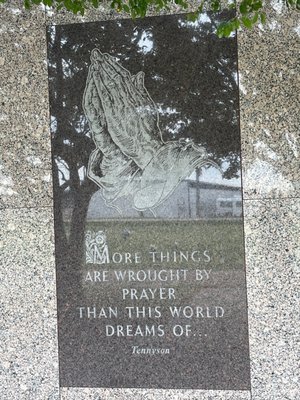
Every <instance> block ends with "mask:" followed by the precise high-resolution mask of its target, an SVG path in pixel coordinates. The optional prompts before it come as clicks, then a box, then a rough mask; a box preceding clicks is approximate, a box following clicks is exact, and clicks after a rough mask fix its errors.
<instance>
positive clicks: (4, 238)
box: [0, 2, 300, 400]
mask: <svg viewBox="0 0 300 400" xmlns="http://www.w3.org/2000/svg"><path fill="white" fill-rule="evenodd" d="M20 4H21V3H20V2H9V5H6V6H3V5H1V6H0V16H1V26H0V38H1V40H0V77H1V78H0V80H1V84H0V98H1V107H0V127H1V154H0V219H1V232H0V249H1V255H0V257H1V309H2V328H1V345H0V346H1V357H0V371H1V387H0V397H1V399H3V400H12V399H18V400H19V399H24V400H25V399H26V400H27V399H28V400H38V399H41V400H46V399H48V400H57V399H61V400H79V399H91V400H92V399H93V400H96V399H97V400H100V399H101V400H104V399H105V400H117V399H118V400H119V399H120V400H121V399H133V400H167V399H170V400H171V399H172V400H173V399H176V400H188V399H189V400H196V399H197V400H209V399H220V400H221V399H222V400H227V399H228V400H229V399H230V400H250V399H252V400H283V399H288V400H296V399H298V397H299V392H300V384H299V380H297V373H298V361H299V347H297V343H296V341H297V340H296V339H297V325H298V323H299V321H298V316H297V313H298V310H299V300H298V299H297V290H299V283H298V282H297V278H298V275H299V262H300V252H299V243H298V240H299V237H300V223H299V214H300V199H299V198H300V195H299V189H300V185H299V182H300V180H299V174H300V169H299V144H297V135H298V140H299V133H298V132H299V117H298V114H299V112H298V105H297V102H299V94H298V93H299V66H298V65H297V64H299V16H298V15H297V14H296V13H291V14H286V13H285V12H284V11H283V10H282V9H280V7H279V6H276V4H275V3H274V12H273V13H272V15H270V16H269V20H268V23H267V24H266V25H265V26H264V27H258V28H256V29H254V30H253V31H252V32H241V33H239V34H238V43H239V78H240V118H241V135H242V157H243V184H244V211H245V234H246V269H247V286H248V306H249V310H248V313H249V330H250V354H251V383H252V389H251V391H250V392H233V391H222V392H220V391H197V390H191V391H190V390H142V389H86V388H85V389H81V388H59V377H58V355H57V330H56V288H55V262H54V254H53V253H54V234H53V210H52V183H51V156H50V154H51V153H50V137H49V103H48V83H47V65H46V35H45V27H46V25H47V24H49V23H69V22H80V21H82V20H84V21H95V20H105V19H114V18H120V15H118V14H116V13H115V12H112V11H110V10H109V7H105V8H100V9H99V11H98V12H97V13H95V12H90V13H88V14H87V15H86V16H85V17H84V19H83V18H81V17H74V16H72V15H67V14H64V13H61V14H59V15H58V14H57V15H56V14H55V13H53V12H49V11H48V12H45V10H43V9H42V8H35V9H34V10H32V11H31V12H30V13H28V12H25V11H23V9H21V8H20ZM272 4H273V3H272ZM174 12H178V10H176V8H175V7H174ZM297 85H298V87H297ZM298 279H299V278H298ZM298 330H299V328H298ZM298 379H299V378H298Z"/></svg>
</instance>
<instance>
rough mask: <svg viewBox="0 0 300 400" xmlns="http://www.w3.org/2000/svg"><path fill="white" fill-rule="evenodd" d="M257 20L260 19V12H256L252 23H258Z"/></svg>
mask: <svg viewBox="0 0 300 400" xmlns="http://www.w3.org/2000/svg"><path fill="white" fill-rule="evenodd" d="M257 21H258V13H257V12H256V13H255V14H254V16H253V18H252V24H256V22H257Z"/></svg>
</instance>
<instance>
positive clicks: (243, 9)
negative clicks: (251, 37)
mask: <svg viewBox="0 0 300 400" xmlns="http://www.w3.org/2000/svg"><path fill="white" fill-rule="evenodd" d="M240 12H241V14H247V12H248V7H247V4H246V3H245V2H244V1H243V2H242V3H241V4H240Z"/></svg>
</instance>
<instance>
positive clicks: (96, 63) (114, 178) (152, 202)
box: [83, 49, 212, 210]
mask: <svg viewBox="0 0 300 400" xmlns="http://www.w3.org/2000/svg"><path fill="white" fill-rule="evenodd" d="M83 109H84V112H85V115H86V117H87V119H88V122H89V125H90V129H91V132H92V137H93V140H94V142H95V145H96V149H95V150H94V151H93V152H92V154H91V155H90V160H89V165H88V177H89V178H90V179H92V180H93V181H94V182H95V183H96V184H97V185H98V186H100V187H101V188H102V196H103V197H104V199H105V200H106V203H107V205H112V204H113V202H114V201H115V200H117V199H118V198H120V197H122V196H127V197H128V196H132V197H133V207H134V208H136V209H137V210H147V209H152V208H154V207H157V206H158V205H159V204H161V203H162V202H163V201H164V200H166V199H167V198H168V197H169V196H170V195H171V193H172V192H173V191H174V189H175V188H176V187H177V186H178V184H179V183H180V182H181V181H182V180H183V179H185V178H187V177H189V176H190V175H191V173H192V172H193V171H194V169H195V168H197V167H201V166H202V165H204V164H206V163H210V164H212V162H211V161H209V160H208V159H207V153H206V151H205V149H204V148H202V147H199V146H196V145H194V144H193V143H192V142H186V141H172V142H167V143H165V142H163V140H162V136H161V131H160V128H159V115H158V110H157V107H156V105H155V103H154V102H153V100H152V98H151V97H150V95H149V93H148V92H147V90H146V88H145V86H144V73H143V72H139V73H137V74H136V75H131V74H130V72H129V71H127V70H126V69H125V68H123V67H122V66H121V65H120V64H119V63H118V62H117V61H116V60H115V59H114V58H113V57H112V56H110V55H109V54H103V53H101V52H100V51H99V50H98V49H94V50H93V51H92V54H91V65H90V67H89V73H88V77H87V81H86V88H85V92H84V97H83Z"/></svg>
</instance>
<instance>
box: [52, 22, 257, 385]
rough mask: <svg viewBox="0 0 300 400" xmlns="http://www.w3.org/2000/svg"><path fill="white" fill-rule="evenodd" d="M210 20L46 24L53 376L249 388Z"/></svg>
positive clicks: (238, 229)
mask: <svg viewBox="0 0 300 400" xmlns="http://www.w3.org/2000/svg"><path fill="white" fill-rule="evenodd" d="M218 18H220V19H221V18H222V16H219V17H218ZM215 24H216V20H213V19H212V17H211V16H209V15H206V16H204V17H203V16H202V17H201V19H200V20H199V21H197V22H194V23H193V22H189V21H187V20H186V18H185V16H184V15H173V16H162V17H151V18H145V19H144V20H135V21H131V20H116V21H105V22H97V23H85V24H73V25H60V26H50V27H49V28H48V32H47V37H48V60H49V64H48V65H49V92H50V108H51V109H50V112H51V135H52V154H53V183H54V210H55V236H56V266H57V297H58V329H59V360H60V382H61V386H67V387H124V388H126V387H136V388H186V389H189V388H195V389H229V390H247V389H249V387H250V378H249V374H250V372H249V349H248V327H247V299H246V282H245V262H244V238H243V217H242V198H241V176H240V171H241V166H240V134H239V114H238V86H237V44H236V38H235V37H231V38H228V39H218V38H217V37H216V35H215V30H216V26H215Z"/></svg>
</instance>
